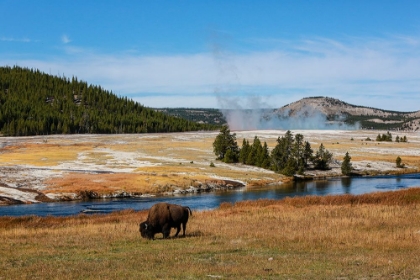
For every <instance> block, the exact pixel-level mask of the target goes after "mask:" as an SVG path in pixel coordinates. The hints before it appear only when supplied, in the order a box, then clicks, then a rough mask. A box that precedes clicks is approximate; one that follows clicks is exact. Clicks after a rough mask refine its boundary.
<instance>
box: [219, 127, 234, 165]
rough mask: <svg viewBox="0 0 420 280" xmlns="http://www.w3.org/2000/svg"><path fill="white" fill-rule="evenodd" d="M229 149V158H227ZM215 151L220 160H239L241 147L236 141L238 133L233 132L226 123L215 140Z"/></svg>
mask: <svg viewBox="0 0 420 280" xmlns="http://www.w3.org/2000/svg"><path fill="white" fill-rule="evenodd" d="M228 151H229V154H228V158H226V159H225V155H226V153H227V152H228ZM213 152H214V153H215V154H216V156H217V159H218V160H223V161H225V160H227V161H229V162H238V158H239V147H238V144H237V143H236V133H233V134H231V133H230V130H229V128H228V126H226V125H224V126H223V127H222V128H221V129H220V133H219V134H218V135H217V136H216V139H215V140H214V142H213Z"/></svg>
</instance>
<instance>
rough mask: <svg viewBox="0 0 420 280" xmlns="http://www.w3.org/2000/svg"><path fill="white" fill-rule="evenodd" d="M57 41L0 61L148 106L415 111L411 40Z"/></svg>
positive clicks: (417, 67) (419, 52)
mask: <svg viewBox="0 0 420 280" xmlns="http://www.w3.org/2000/svg"><path fill="white" fill-rule="evenodd" d="M62 42H63V43H65V45H66V48H65V49H64V50H66V52H65V54H64V55H63V56H59V57H58V56H50V57H47V58H43V59H36V58H34V59H31V60H29V59H19V58H17V57H14V58H10V57H11V56H10V55H0V63H1V64H2V65H10V66H13V65H19V66H22V67H30V68H37V69H40V70H41V71H44V72H46V73H51V74H54V75H56V74H58V75H65V76H67V77H72V76H77V77H78V78H79V79H81V80H84V81H87V82H88V83H90V84H97V85H101V86H102V87H103V88H106V89H108V90H112V91H113V92H114V93H116V94H118V95H122V96H128V97H130V98H133V99H135V100H136V101H139V102H140V103H142V104H144V105H146V106H150V107H179V104H180V103H181V104H184V105H183V106H182V107H218V108H229V106H233V107H235V106H240V107H241V108H254V109H255V106H256V105H258V104H256V103H255V99H254V102H253V101H252V100H253V96H257V97H258V98H259V100H260V101H259V102H260V103H261V104H260V105H263V106H269V107H271V108H278V107H281V106H283V105H285V104H288V103H291V102H293V101H296V100H299V99H300V98H303V97H308V96H330V97H334V98H338V99H341V100H343V101H346V102H348V103H352V104H357V105H363V106H370V107H377V108H381V109H389V110H399V111H417V110H420V105H418V104H420V48H419V47H420V38H417V37H408V36H392V37H388V38H385V39H378V38H367V39H366V38H348V39H347V40H346V41H337V40H331V39H328V38H310V39H304V40H301V41H279V43H278V45H277V46H275V47H272V48H271V49H270V50H268V51H258V52H257V51H256V52H246V53H234V52H231V53H222V55H218V56H215V54H214V51H213V52H208V53H197V54H171V55H141V54H136V53H135V52H134V53H133V52H126V53H119V54H98V53H95V52H94V51H92V50H87V49H84V48H80V47H78V46H71V45H72V44H71V40H70V39H69V37H67V36H66V35H63V37H62ZM75 50H77V51H75ZM223 99H224V100H223ZM221 100H222V101H221ZM249 100H251V101H249ZM175 104H176V105H175ZM258 106H259V105H258Z"/></svg>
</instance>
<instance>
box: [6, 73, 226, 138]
mask: <svg viewBox="0 0 420 280" xmlns="http://www.w3.org/2000/svg"><path fill="white" fill-rule="evenodd" d="M218 128H220V126H216V125H211V124H200V123H196V122H191V121H188V120H185V119H183V118H179V117H173V116H169V115H167V114H164V113H162V112H157V111H156V110H153V109H150V108H147V107H144V106H143V105H141V104H139V103H138V102H134V101H133V100H131V99H128V98H127V97H118V96H117V95H115V94H114V93H112V91H108V90H105V89H103V88H101V86H96V85H88V84H87V83H86V82H84V81H79V80H78V79H77V78H76V77H72V78H71V79H70V78H66V77H64V76H63V77H58V76H52V75H48V74H45V73H42V72H40V71H39V70H34V69H27V68H21V67H17V66H14V67H0V134H1V135H4V136H27V135H46V134H74V133H104V134H105V133H150V132H183V131H197V130H215V129H218Z"/></svg>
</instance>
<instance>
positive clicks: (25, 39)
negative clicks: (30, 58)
mask: <svg viewBox="0 0 420 280" xmlns="http://www.w3.org/2000/svg"><path fill="white" fill-rule="evenodd" d="M0 41H3V42H21V43H29V42H31V40H30V39H28V38H13V37H1V38H0Z"/></svg>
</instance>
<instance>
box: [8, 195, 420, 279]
mask: <svg viewBox="0 0 420 280" xmlns="http://www.w3.org/2000/svg"><path fill="white" fill-rule="evenodd" d="M419 206H420V189H419V188H413V189H408V190H403V191H398V192H389V193H375V194H370V195H361V196H352V195H344V196H327V197H300V198H290V199H285V200H279V201H274V200H260V201H245V202H240V203H237V204H235V205H231V204H227V203H225V204H222V205H221V207H220V209H217V210H213V211H203V212H194V213H193V216H192V217H191V218H190V221H189V223H188V228H187V237H186V238H171V239H168V240H163V239H161V236H162V235H161V234H159V235H157V236H156V237H157V240H154V241H151V240H146V239H142V238H141V237H140V234H139V232H138V223H139V222H140V221H143V220H144V219H145V218H146V215H147V212H146V211H141V212H134V211H129V210H128V211H123V212H118V213H113V214H109V215H93V216H86V215H80V216H73V217H45V218H41V217H19V218H11V217H1V218H0V228H1V230H0V238H1V239H2V242H1V243H0V250H1V252H2V254H0V278H2V279H27V278H41V279H117V278H118V279H212V278H222V279H415V278H418V276H419V275H420V266H419V263H420V219H419V218H418V217H419V216H420V207H419ZM172 234H173V232H172Z"/></svg>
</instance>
